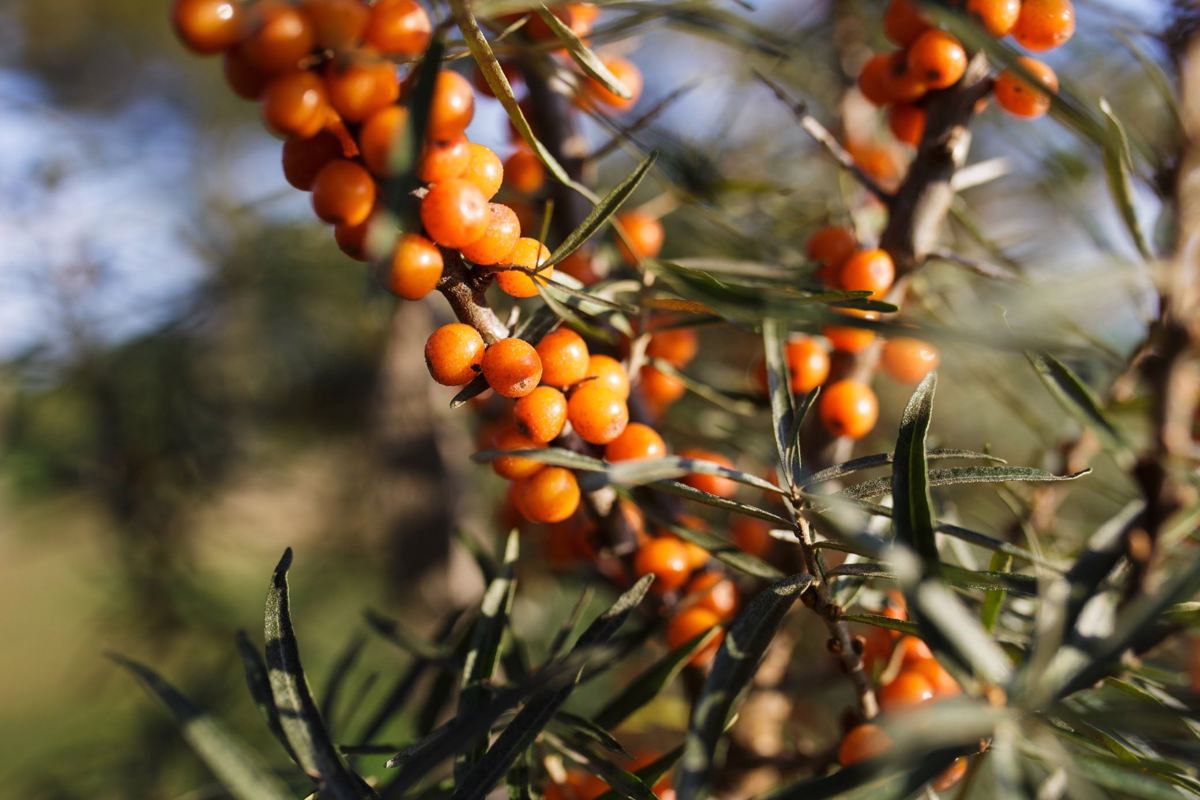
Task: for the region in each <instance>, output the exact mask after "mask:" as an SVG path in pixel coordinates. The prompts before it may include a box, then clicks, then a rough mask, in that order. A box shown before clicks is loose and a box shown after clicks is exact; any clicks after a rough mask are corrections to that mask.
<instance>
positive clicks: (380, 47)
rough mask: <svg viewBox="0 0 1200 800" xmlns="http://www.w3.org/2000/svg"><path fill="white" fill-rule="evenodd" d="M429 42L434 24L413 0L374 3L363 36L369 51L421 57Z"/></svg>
mask: <svg viewBox="0 0 1200 800" xmlns="http://www.w3.org/2000/svg"><path fill="white" fill-rule="evenodd" d="M432 38H433V23H432V22H430V20H429V14H428V13H426V11H425V8H424V7H423V6H422V5H421V4H420V3H418V2H416V0H377V1H376V3H375V4H374V5H373V6H371V16H370V19H368V20H367V27H366V30H365V31H364V32H363V41H364V43H365V44H366V45H367V46H368V47H371V48H374V49H375V50H377V51H379V52H380V53H383V54H384V55H389V56H400V57H402V58H416V57H417V56H420V55H421V54H422V53H424V52H425V49H426V48H427V47H429V40H430V39H432Z"/></svg>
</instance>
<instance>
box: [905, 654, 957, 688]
mask: <svg viewBox="0 0 1200 800" xmlns="http://www.w3.org/2000/svg"><path fill="white" fill-rule="evenodd" d="M909 669H910V670H911V671H913V672H916V673H918V674H920V675H922V676H923V677H924V678H925V680H927V681H928V682H929V685H930V686H932V687H933V694H934V697H955V696H957V695H959V694H962V687H961V686H959V685H958V681H956V680H955V679H954V676H953V675H951V674H950V673H949V671H947V669H946V668H945V667H943V666H942V665H941V664H939V663H938V662H937V660H936V659H932V658H927V659H923V660H918V661H914V662H913V663H912V665H911V666H910V667H909Z"/></svg>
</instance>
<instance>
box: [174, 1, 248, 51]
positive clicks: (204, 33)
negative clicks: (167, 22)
mask: <svg viewBox="0 0 1200 800" xmlns="http://www.w3.org/2000/svg"><path fill="white" fill-rule="evenodd" d="M171 24H172V25H174V27H175V34H176V35H177V36H178V37H179V39H180V41H182V42H183V44H184V46H186V47H187V48H188V49H189V50H191V51H192V52H193V53H199V54H201V55H212V54H213V53H219V52H221V51H222V50H226V49H228V48H230V47H233V46H234V45H235V44H237V43H238V40H239V39H240V38H241V36H242V32H243V26H244V24H245V15H244V13H243V11H242V7H241V5H240V4H239V3H237V2H235V0H175V2H174V3H172V4H171Z"/></svg>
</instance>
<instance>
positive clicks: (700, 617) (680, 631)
mask: <svg viewBox="0 0 1200 800" xmlns="http://www.w3.org/2000/svg"><path fill="white" fill-rule="evenodd" d="M656 583H657V582H656ZM720 624H721V617H720V616H718V615H717V614H715V613H713V612H712V611H711V610H710V609H707V608H701V607H699V606H693V607H691V608H685V609H683V610H682V611H680V612H679V613H677V614H675V615H674V616H673V617H671V619H670V620H669V621H668V622H667V647H669V648H671V649H672V650H678V649H679V648H681V647H683V646H684V645H685V644H687V643H688V642H690V641H691V640H692V639H695V638H696V637H697V636H699V635H700V634H702V633H705V632H706V631H710V630H712V629H713V628H716V627H719V626H720ZM723 638H724V634H723V633H718V634H717V635H716V636H714V637H713V638H712V639H710V640H709V642H708V644H706V645H704V646H703V647H701V648H700V649H699V650H697V651H696V653H695V655H693V656H692V658H691V660H689V661H688V664H689V665H690V666H693V667H698V668H699V669H706V668H707V667H708V665H709V664H711V663H712V660H713V657H714V656H716V654H717V650H719V649H720V647H721V640H722V639H723Z"/></svg>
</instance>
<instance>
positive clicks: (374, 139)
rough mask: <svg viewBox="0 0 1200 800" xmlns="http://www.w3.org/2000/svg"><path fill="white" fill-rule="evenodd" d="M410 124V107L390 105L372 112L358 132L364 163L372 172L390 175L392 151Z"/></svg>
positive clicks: (383, 175) (382, 175)
mask: <svg viewBox="0 0 1200 800" xmlns="http://www.w3.org/2000/svg"><path fill="white" fill-rule="evenodd" d="M407 124H408V109H406V108H405V107H404V106H388V107H387V108H385V109H383V110H382V111H377V112H375V113H374V114H372V115H371V116H370V117H369V118H368V119H367V121H366V122H364V123H363V126H362V129H361V130H360V131H359V132H358V149H359V151H360V152H361V153H362V159H363V163H365V164H366V165H367V169H369V170H371V172H372V174H374V175H377V176H379V177H380V178H385V177H388V176H389V175H391V174H392V171H391V166H390V162H391V153H392V147H393V146H394V145H395V143H396V139H397V138H398V137H399V136H400V131H401V130H403V129H404V126H405V125H407Z"/></svg>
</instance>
